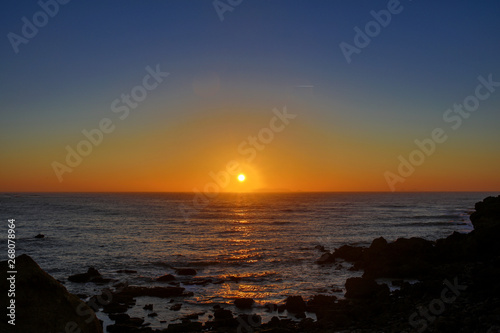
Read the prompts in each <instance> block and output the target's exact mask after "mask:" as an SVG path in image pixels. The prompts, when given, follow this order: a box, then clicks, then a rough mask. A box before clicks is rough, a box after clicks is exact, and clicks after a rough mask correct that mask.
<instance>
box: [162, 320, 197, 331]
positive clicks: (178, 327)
mask: <svg viewBox="0 0 500 333" xmlns="http://www.w3.org/2000/svg"><path fill="white" fill-rule="evenodd" d="M202 328H203V324H202V323H199V322H186V323H181V324H169V325H168V328H167V330H166V331H165V332H167V333H184V332H201V331H202Z"/></svg>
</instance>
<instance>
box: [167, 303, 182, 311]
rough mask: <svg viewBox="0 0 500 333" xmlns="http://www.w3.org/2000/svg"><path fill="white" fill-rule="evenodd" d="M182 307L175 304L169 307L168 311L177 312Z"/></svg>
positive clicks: (179, 304)
mask: <svg viewBox="0 0 500 333" xmlns="http://www.w3.org/2000/svg"><path fill="white" fill-rule="evenodd" d="M181 307H182V304H181V303H177V304H174V305H172V306H171V307H170V310H171V311H179V310H180V309H181Z"/></svg>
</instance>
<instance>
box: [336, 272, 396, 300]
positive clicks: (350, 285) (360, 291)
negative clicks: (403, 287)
mask: <svg viewBox="0 0 500 333" xmlns="http://www.w3.org/2000/svg"><path fill="white" fill-rule="evenodd" d="M345 288H346V293H345V297H347V298H373V297H379V298H381V297H387V296H389V287H387V285H385V284H382V285H379V284H378V283H377V282H375V280H373V279H369V278H358V277H355V278H349V279H347V281H346V283H345Z"/></svg>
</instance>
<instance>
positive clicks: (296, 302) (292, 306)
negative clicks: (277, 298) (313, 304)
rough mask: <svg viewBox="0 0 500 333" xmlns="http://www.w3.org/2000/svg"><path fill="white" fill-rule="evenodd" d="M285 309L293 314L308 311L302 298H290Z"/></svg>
mask: <svg viewBox="0 0 500 333" xmlns="http://www.w3.org/2000/svg"><path fill="white" fill-rule="evenodd" d="M285 308H286V310H287V311H288V312H291V313H300V312H304V311H305V310H306V302H304V299H302V296H288V297H287V299H286V301H285Z"/></svg>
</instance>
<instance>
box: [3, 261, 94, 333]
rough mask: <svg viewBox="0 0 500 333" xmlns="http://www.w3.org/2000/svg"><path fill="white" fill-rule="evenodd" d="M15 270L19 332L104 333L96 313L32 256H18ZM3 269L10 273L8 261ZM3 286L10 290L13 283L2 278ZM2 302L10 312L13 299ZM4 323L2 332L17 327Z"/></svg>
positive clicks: (5, 298) (17, 325) (17, 326)
mask: <svg viewBox="0 0 500 333" xmlns="http://www.w3.org/2000/svg"><path fill="white" fill-rule="evenodd" d="M15 268H16V271H17V274H16V283H15V306H16V317H15V318H16V321H15V323H16V326H15V328H16V330H15V331H16V332H37V333H50V332H66V331H71V332H77V331H78V332H82V333H102V327H101V323H100V322H99V320H98V319H97V317H96V316H95V313H94V311H92V309H91V308H90V307H88V306H87V305H86V304H85V303H84V302H82V301H81V300H80V299H79V298H78V297H76V296H75V295H72V294H70V293H69V292H68V291H67V290H66V288H65V287H64V286H63V285H62V284H60V283H59V282H57V281H56V280H55V279H54V278H53V277H51V276H50V275H49V274H47V273H46V272H45V271H43V270H42V269H41V268H40V266H38V265H37V263H36V262H35V261H34V260H33V259H31V257H29V256H28V255H26V254H23V255H20V256H19V257H17V258H16V267H15ZM0 269H1V270H2V271H3V272H6V271H8V269H7V261H3V262H1V263H0ZM0 284H1V286H2V290H3V291H5V292H6V291H7V290H9V288H10V286H9V281H7V280H6V279H2V280H1V281H0ZM1 299H2V302H1V306H2V309H6V308H7V306H8V304H7V302H9V300H8V298H7V297H5V296H2V297H1ZM3 317H5V315H4V316H3ZM7 318H8V317H7ZM4 320H5V319H4ZM4 320H2V323H1V324H0V331H1V332H13V330H12V328H13V327H12V326H11V325H9V324H7V323H6V322H4Z"/></svg>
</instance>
